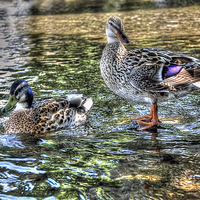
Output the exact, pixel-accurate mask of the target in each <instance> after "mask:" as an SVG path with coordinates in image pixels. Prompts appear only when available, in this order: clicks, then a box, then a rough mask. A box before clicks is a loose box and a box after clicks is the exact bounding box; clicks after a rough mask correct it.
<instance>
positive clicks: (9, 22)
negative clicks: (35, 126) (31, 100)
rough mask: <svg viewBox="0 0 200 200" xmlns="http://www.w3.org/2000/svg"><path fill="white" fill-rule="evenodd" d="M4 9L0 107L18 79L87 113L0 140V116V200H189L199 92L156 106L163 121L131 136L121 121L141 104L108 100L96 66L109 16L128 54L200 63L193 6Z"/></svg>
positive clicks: (198, 182) (195, 181)
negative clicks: (71, 100) (148, 50)
mask: <svg viewBox="0 0 200 200" xmlns="http://www.w3.org/2000/svg"><path fill="white" fill-rule="evenodd" d="M69 2H73V1H69ZM74 2H75V1H74ZM102 2H103V1H102ZM111 2H112V1H111ZM121 2H123V1H121ZM127 2H128V1H127ZM135 2H136V1H135ZM24 3H27V2H26V1H25V2H24ZM44 3H45V1H43V4H40V5H41V6H42V5H44ZM61 5H62V4H61ZM77 5H78V4H77ZM4 6H6V5H5V2H4ZM11 8H13V7H9V8H8V9H7V10H6V11H4V13H3V11H2V12H0V13H1V18H0V24H1V26H0V30H1V31H0V43H1V49H0V81H1V85H0V107H3V105H4V104H5V102H6V99H7V97H8V93H9V87H10V85H11V83H12V82H13V81H15V80H16V79H19V78H23V79H26V80H27V81H28V82H29V83H30V86H31V88H32V90H33V92H34V96H35V97H42V96H63V95H66V94H67V93H68V92H69V91H71V90H72V89H74V88H77V89H78V91H79V92H81V93H84V94H85V95H87V96H91V97H92V98H93V101H94V107H93V110H92V111H91V112H90V114H89V115H88V121H87V123H86V124H85V125H84V126H81V127H77V128H75V129H70V130H67V131H58V132H55V133H52V134H50V135H49V136H47V137H45V138H35V137H32V136H24V135H18V136H16V135H4V133H3V126H4V123H5V121H6V119H7V117H8V116H1V118H0V123H1V127H0V131H1V132H0V141H1V142H0V198H1V199H15V198H14V197H16V199H18V197H21V199H23V198H27V199H195V198H196V199H198V198H199V196H200V192H199V191H200V168H199V162H200V154H199V148H200V143H199V132H200V125H199V124H200V120H199V115H200V113H199V105H200V101H199V92H196V93H194V94H191V95H188V96H187V97H184V98H182V99H178V100H177V101H174V102H166V103H162V104H160V107H159V114H160V117H161V120H162V122H163V123H162V124H161V125H160V126H159V127H157V128H154V129H152V130H151V131H143V132H140V131H137V129H136V124H135V123H134V122H131V121H130V119H131V117H136V116H140V115H144V114H146V113H147V112H149V106H148V105H134V104H131V103H129V102H127V101H125V100H123V99H121V98H119V97H116V96H115V95H113V93H112V92H110V91H109V89H108V88H107V86H106V85H105V83H104V81H103V79H102V78H101V75H100V70H99V62H100V58H101V53H102V50H103V48H104V46H105V44H106V35H105V27H106V24H107V20H108V18H109V17H111V16H113V15H118V16H120V17H121V18H122V19H123V22H124V25H125V29H126V32H127V35H128V36H129V38H130V39H131V43H130V44H128V45H127V46H126V47H127V49H132V48H135V47H161V48H166V49H169V50H173V51H176V52H181V53H187V54H189V55H193V56H195V57H197V58H200V46H199V43H200V40H199V38H200V28H199V27H200V26H199V25H200V20H199V19H200V13H199V8H200V7H198V6H196V7H195V6H193V7H185V8H176V9H174V8H168V9H162V10H152V9H148V10H145V9H140V10H134V11H128V12H113V13H108V12H107V13H84V14H80V13H79V14H62V15H34V16H31V15H29V16H18V17H16V16H12V15H10V14H12V13H13V12H15V11H13V10H12V9H11ZM9 9H10V10H9ZM13 9H18V10H20V8H16V7H15V8H13ZM2 13H3V14H2Z"/></svg>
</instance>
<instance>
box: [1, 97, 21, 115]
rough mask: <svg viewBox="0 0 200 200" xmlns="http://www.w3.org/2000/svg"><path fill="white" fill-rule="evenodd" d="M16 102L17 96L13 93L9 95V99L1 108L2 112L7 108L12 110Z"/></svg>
mask: <svg viewBox="0 0 200 200" xmlns="http://www.w3.org/2000/svg"><path fill="white" fill-rule="evenodd" d="M17 102H18V100H17V98H16V97H15V96H14V95H13V96H10V98H9V100H8V103H7V104H6V105H5V107H4V108H2V112H4V113H5V112H7V111H9V110H12V109H13V108H14V107H15V105H16V103H17Z"/></svg>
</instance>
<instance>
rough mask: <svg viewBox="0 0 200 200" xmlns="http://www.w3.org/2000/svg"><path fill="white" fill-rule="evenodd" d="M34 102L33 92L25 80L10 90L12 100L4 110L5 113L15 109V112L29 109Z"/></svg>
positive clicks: (13, 85) (18, 81) (14, 84)
mask: <svg viewBox="0 0 200 200" xmlns="http://www.w3.org/2000/svg"><path fill="white" fill-rule="evenodd" d="M32 102H33V92H32V91H31V89H30V87H29V85H28V83H27V82H26V81H25V80H17V81H15V82H14V83H13V84H12V86H11V88H10V98H9V100H8V103H7V104H6V105H5V107H4V108H3V109H2V111H3V112H4V113H5V112H7V111H9V110H11V109H12V108H14V107H15V105H16V104H17V106H16V108H15V110H20V109H21V110H23V109H29V108H30V107H31V105H32Z"/></svg>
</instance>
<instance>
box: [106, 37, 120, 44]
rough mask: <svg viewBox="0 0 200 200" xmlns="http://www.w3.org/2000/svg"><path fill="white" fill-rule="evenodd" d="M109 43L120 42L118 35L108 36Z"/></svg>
mask: <svg viewBox="0 0 200 200" xmlns="http://www.w3.org/2000/svg"><path fill="white" fill-rule="evenodd" d="M107 39H108V43H114V42H120V41H119V39H118V38H117V37H107Z"/></svg>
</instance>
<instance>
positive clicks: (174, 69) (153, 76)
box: [100, 42, 200, 103]
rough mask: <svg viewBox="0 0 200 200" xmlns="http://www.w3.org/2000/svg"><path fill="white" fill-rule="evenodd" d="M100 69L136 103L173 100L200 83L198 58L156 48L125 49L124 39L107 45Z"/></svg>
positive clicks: (121, 93) (113, 86)
mask: <svg viewBox="0 0 200 200" xmlns="http://www.w3.org/2000/svg"><path fill="white" fill-rule="evenodd" d="M100 69H101V74H102V77H103V79H104V81H105V82H106V84H107V86H108V87H109V88H110V89H111V90H112V91H113V92H114V93H116V94H117V95H119V96H121V97H123V98H125V99H127V100H129V101H133V102H136V103H147V102H152V100H153V101H154V99H155V101H157V100H158V101H167V100H173V99H176V98H179V97H182V96H185V95H187V94H188V93H190V92H192V91H193V90H196V89H198V87H199V86H198V85H200V84H199V83H198V81H199V80H200V64H199V62H198V60H197V59H195V58H192V57H189V56H185V55H179V54H175V53H173V52H171V51H167V50H163V49H156V48H140V49H135V50H131V51H126V49H125V47H124V46H123V44H122V43H121V42H119V43H111V44H109V43H108V44H107V46H106V47H105V49H104V51H103V55H102V59H101V63H100ZM179 73H180V76H179ZM190 75H191V76H190ZM196 86H198V87H196Z"/></svg>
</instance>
